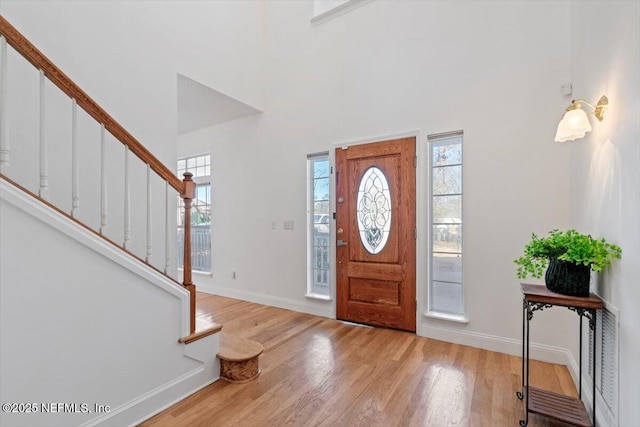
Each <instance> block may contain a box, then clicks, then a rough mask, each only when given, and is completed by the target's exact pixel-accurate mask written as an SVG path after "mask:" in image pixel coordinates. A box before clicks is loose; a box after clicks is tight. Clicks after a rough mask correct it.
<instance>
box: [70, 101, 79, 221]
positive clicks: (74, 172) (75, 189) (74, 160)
mask: <svg viewBox="0 0 640 427" xmlns="http://www.w3.org/2000/svg"><path fill="white" fill-rule="evenodd" d="M79 209H80V177H79V176H78V103H77V102H76V100H75V99H72V100H71V216H72V217H73V218H75V217H76V216H77V215H78V210H79Z"/></svg>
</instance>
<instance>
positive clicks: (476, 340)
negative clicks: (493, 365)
mask: <svg viewBox="0 0 640 427" xmlns="http://www.w3.org/2000/svg"><path fill="white" fill-rule="evenodd" d="M418 334H419V335H421V336H423V337H426V338H431V339H436V340H440V341H447V342H451V343H455V344H460V345H467V346H470V347H476V348H481V349H483V350H489V351H496V352H498V353H505V354H511V355H514V356H522V341H521V340H519V339H511V338H504V337H500V336H496V335H489V334H482V333H479V332H468V331H461V330H455V329H451V328H446V327H441V326H434V325H422V327H421V328H420V329H419V331H418ZM529 351H530V352H531V358H532V359H536V360H541V361H543V362H548V363H557V364H560V365H567V366H569V363H570V361H571V359H573V357H571V354H570V352H569V351H568V350H567V349H565V348H561V347H554V346H549V345H544V344H538V343H530V345H529ZM570 371H571V369H570ZM576 378H577V376H576V377H574V381H575V379H576ZM576 384H577V383H576Z"/></svg>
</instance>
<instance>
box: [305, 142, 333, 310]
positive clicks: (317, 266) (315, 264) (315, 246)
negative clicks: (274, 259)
mask: <svg viewBox="0 0 640 427" xmlns="http://www.w3.org/2000/svg"><path fill="white" fill-rule="evenodd" d="M330 173H331V167H330V166H329V153H320V154H313V155H309V156H308V157H307V194H308V196H307V224H308V227H307V228H308V234H307V241H308V243H307V270H308V271H307V275H308V277H307V296H310V297H319V298H323V299H326V298H329V297H330V295H331V293H330V290H331V280H330V276H331V261H330V250H329V239H330V236H331V224H332V218H331V213H330V212H329V209H330V206H329V176H330Z"/></svg>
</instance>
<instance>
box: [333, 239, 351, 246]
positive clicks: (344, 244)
mask: <svg viewBox="0 0 640 427" xmlns="http://www.w3.org/2000/svg"><path fill="white" fill-rule="evenodd" d="M348 244H349V242H345V241H344V240H340V239H338V241H337V242H336V246H347V245H348Z"/></svg>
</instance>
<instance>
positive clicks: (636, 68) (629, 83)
mask: <svg viewBox="0 0 640 427" xmlns="http://www.w3.org/2000/svg"><path fill="white" fill-rule="evenodd" d="M571 23H572V33H571V41H572V52H571V61H572V80H573V88H574V97H576V98H585V99H587V100H590V101H591V102H593V101H597V99H599V98H600V96H602V95H606V96H607V97H608V98H609V106H610V108H609V111H608V112H607V116H606V117H605V119H604V121H603V122H601V123H600V122H597V121H595V120H594V123H593V131H592V132H591V133H589V134H587V136H586V137H585V138H584V139H582V140H579V141H575V142H573V143H572V144H571V196H572V197H571V224H572V225H573V226H575V227H576V228H577V229H579V230H581V231H583V232H586V233H591V234H593V235H594V236H597V237H604V238H606V239H607V240H608V241H610V242H613V243H616V244H618V245H619V246H620V247H621V248H622V259H621V260H620V261H616V262H614V263H613V267H612V268H611V269H610V270H609V271H608V272H606V273H605V274H601V275H600V277H599V279H600V280H599V283H598V291H599V294H600V295H602V296H603V298H605V299H606V300H607V301H608V302H610V303H612V304H613V305H614V306H615V307H617V308H618V309H619V310H620V315H619V319H618V320H619V323H620V325H619V328H620V329H619V340H620V348H619V351H620V360H619V366H620V371H619V381H620V390H619V399H620V408H619V411H620V412H619V416H618V422H619V425H621V426H631V425H635V424H637V422H638V420H639V419H640V407H639V406H638V399H639V398H640V371H639V370H638V368H637V364H638V360H640V313H639V311H638V303H639V302H640V288H639V287H638V283H640V243H639V242H640V221H639V220H638V217H639V215H640V190H639V189H640V146H639V145H638V141H640V97H639V96H638V94H639V93H640V3H638V2H625V1H616V2H611V1H594V2H586V1H576V2H572V4H571ZM575 357H576V360H577V355H575ZM601 408H602V407H601Z"/></svg>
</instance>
